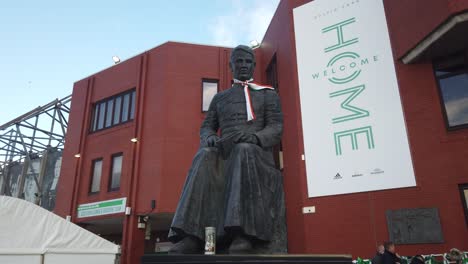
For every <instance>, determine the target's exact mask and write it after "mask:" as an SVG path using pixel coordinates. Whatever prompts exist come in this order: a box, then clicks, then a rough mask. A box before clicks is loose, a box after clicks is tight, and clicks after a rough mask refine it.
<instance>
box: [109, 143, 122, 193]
mask: <svg viewBox="0 0 468 264" xmlns="http://www.w3.org/2000/svg"><path fill="white" fill-rule="evenodd" d="M115 157H122V168H120V181H119V187H117V188H112V175H113V171H114V158H115ZM122 169H123V152H118V153H114V154H112V155H111V166H110V172H109V180H108V183H107V192H115V191H119V190H120V185H121V182H122V172H123V170H122Z"/></svg>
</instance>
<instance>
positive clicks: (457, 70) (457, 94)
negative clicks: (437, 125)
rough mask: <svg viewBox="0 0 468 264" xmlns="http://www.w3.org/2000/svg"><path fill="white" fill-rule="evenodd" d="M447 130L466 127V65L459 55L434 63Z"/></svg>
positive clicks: (467, 85)
mask: <svg viewBox="0 0 468 264" xmlns="http://www.w3.org/2000/svg"><path fill="white" fill-rule="evenodd" d="M434 69H435V76H436V78H437V80H438V82H439V89H440V97H441V102H442V106H443V108H444V115H445V119H446V122H447V127H448V128H449V129H454V128H460V127H467V126H468V65H467V60H466V56H465V55H463V54H461V55H457V56H453V57H449V58H446V59H444V60H440V61H437V62H435V63H434Z"/></svg>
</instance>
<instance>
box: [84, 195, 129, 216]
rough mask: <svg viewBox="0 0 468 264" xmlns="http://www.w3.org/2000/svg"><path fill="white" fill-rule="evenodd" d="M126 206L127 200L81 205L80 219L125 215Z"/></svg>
mask: <svg viewBox="0 0 468 264" xmlns="http://www.w3.org/2000/svg"><path fill="white" fill-rule="evenodd" d="M126 204H127V198H119V199H113V200H107V201H101V202H96V203H87V204H80V205H79V206H78V218H82V217H90V216H98V215H108V214H116V213H123V212H125V207H126Z"/></svg>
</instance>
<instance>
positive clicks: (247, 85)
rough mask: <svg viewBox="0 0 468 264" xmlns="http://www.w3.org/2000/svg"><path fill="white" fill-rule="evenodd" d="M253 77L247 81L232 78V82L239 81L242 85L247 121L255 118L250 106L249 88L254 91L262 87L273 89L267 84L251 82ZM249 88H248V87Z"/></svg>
mask: <svg viewBox="0 0 468 264" xmlns="http://www.w3.org/2000/svg"><path fill="white" fill-rule="evenodd" d="M251 81H253V79H250V80H247V81H239V80H237V79H234V83H239V84H241V85H242V86H243V87H244V95H245V106H246V108H247V121H250V120H254V119H255V113H254V110H253V107H252V100H251V98H250V89H252V90H254V91H259V90H263V89H271V90H274V89H275V88H273V87H271V86H268V85H263V84H257V83H253V82H251ZM249 88H250V89H249Z"/></svg>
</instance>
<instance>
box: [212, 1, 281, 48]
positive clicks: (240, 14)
mask: <svg viewBox="0 0 468 264" xmlns="http://www.w3.org/2000/svg"><path fill="white" fill-rule="evenodd" d="M278 3H279V0H253V1H241V0H231V2H230V6H231V9H230V11H228V12H227V14H223V15H220V16H217V17H215V18H214V22H213V25H212V27H211V28H210V30H211V33H212V38H213V42H214V44H215V45H220V46H231V47H232V46H237V45H239V44H244V45H247V44H249V42H250V41H251V40H257V41H259V42H261V41H262V39H263V36H264V35H265V32H266V30H267V28H268V25H269V24H270V21H271V18H272V17H273V14H274V12H275V10H276V7H277V6H278ZM246 7H247V8H246Z"/></svg>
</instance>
